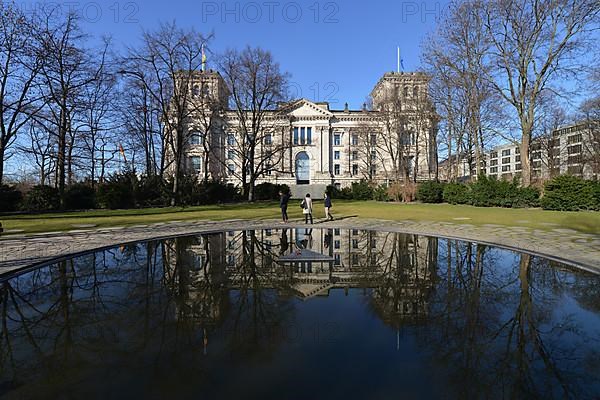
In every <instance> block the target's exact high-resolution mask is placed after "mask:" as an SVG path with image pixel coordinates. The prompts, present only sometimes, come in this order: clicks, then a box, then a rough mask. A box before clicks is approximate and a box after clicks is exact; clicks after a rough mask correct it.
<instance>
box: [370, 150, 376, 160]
mask: <svg viewBox="0 0 600 400" xmlns="http://www.w3.org/2000/svg"><path fill="white" fill-rule="evenodd" d="M371 160H377V152H376V151H375V150H371Z"/></svg>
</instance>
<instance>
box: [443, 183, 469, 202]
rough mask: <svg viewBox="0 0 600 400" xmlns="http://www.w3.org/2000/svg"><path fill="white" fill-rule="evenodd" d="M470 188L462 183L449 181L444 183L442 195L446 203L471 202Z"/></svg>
mask: <svg viewBox="0 0 600 400" xmlns="http://www.w3.org/2000/svg"><path fill="white" fill-rule="evenodd" d="M469 196H470V188H469V186H467V185H463V184H461V183H447V184H445V185H444V191H443V194H442V197H443V199H444V202H445V203H450V204H469Z"/></svg>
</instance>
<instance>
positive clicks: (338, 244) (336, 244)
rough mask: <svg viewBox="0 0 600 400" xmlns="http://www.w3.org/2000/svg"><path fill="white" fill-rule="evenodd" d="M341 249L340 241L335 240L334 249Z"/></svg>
mask: <svg viewBox="0 0 600 400" xmlns="http://www.w3.org/2000/svg"><path fill="white" fill-rule="evenodd" d="M340 247H341V246H340V241H339V240H334V241H333V248H334V249H339V248H340Z"/></svg>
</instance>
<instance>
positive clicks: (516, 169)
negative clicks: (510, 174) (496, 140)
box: [515, 163, 522, 171]
mask: <svg viewBox="0 0 600 400" xmlns="http://www.w3.org/2000/svg"><path fill="white" fill-rule="evenodd" d="M521 169H522V168H521V163H518V164H517V165H515V171H520V170H521Z"/></svg>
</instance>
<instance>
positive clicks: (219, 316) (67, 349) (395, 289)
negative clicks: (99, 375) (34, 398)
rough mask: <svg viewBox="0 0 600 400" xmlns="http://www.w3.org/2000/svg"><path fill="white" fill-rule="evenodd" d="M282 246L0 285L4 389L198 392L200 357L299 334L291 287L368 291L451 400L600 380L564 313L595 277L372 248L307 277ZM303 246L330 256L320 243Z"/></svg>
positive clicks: (470, 255) (390, 238)
mask: <svg viewBox="0 0 600 400" xmlns="http://www.w3.org/2000/svg"><path fill="white" fill-rule="evenodd" d="M315 234H316V230H315ZM329 235H331V232H329ZM342 236H343V235H342ZM283 237H284V236H283V234H282V235H281V236H278V237H276V238H275V237H273V236H270V234H267V233H265V232H264V231H243V232H234V233H232V234H229V233H215V234H209V235H202V236H198V237H185V238H176V239H169V240H164V241H161V242H149V243H145V244H138V245H130V246H123V247H121V248H118V249H111V250H107V251H102V252H98V253H95V254H90V255H86V256H83V257H79V258H75V259H72V260H69V261H64V262H61V263H58V264H57V265H55V266H52V267H50V268H42V269H38V270H35V271H32V272H30V273H27V274H24V275H21V276H19V277H17V278H14V279H11V280H9V281H6V282H4V283H2V284H1V285H2V286H1V287H0V301H1V303H2V304H1V311H0V312H1V318H2V324H1V329H2V331H1V332H0V371H2V372H1V376H2V380H1V381H0V383H1V384H2V386H3V387H4V388H11V387H13V386H18V385H24V383H25V382H36V381H37V380H38V379H42V380H43V382H44V383H46V384H48V385H50V386H48V387H55V388H58V387H61V386H66V385H70V384H75V383H76V382H85V380H86V379H89V378H90V376H87V375H86V374H92V373H93V372H94V371H95V370H98V369H103V370H104V369H110V367H111V363H113V362H123V360H126V361H125V362H127V363H131V365H132V366H135V365H136V364H137V367H135V368H132V370H136V368H137V369H138V370H139V369H140V368H143V367H146V364H148V360H151V361H150V364H152V365H153V366H151V368H154V373H156V374H157V376H158V375H159V374H160V373H159V371H160V365H161V363H162V362H163V361H164V360H165V359H168V360H170V361H172V363H170V364H169V365H173V366H174V368H175V369H176V370H177V369H179V370H181V371H182V373H184V372H185V373H187V374H188V375H189V374H190V373H191V372H198V376H202V377H204V376H206V375H207V374H208V371H209V370H210V367H211V366H210V365H209V363H208V361H206V362H204V361H203V360H204V359H203V358H202V357H203V356H204V355H207V354H208V355H210V354H211V352H217V353H223V352H225V353H229V354H231V355H232V356H234V355H237V356H240V355H242V356H243V355H245V356H247V355H251V356H255V357H257V356H260V357H264V355H265V354H267V355H270V354H274V353H275V352H276V351H277V350H278V348H279V347H280V346H281V345H282V343H283V341H284V340H285V339H286V337H285V333H286V330H288V329H289V328H290V327H293V324H294V321H295V304H296V302H295V301H294V300H291V299H290V297H291V296H292V295H293V293H294V291H293V290H294V287H295V286H294V285H295V284H297V283H298V282H299V281H301V280H302V279H304V278H305V277H309V278H310V277H314V276H320V277H321V278H322V279H324V280H325V281H329V283H330V284H331V285H330V286H331V287H333V286H338V287H347V286H353V287H363V288H370V289H371V290H370V291H369V296H367V301H368V302H369V307H370V309H371V310H372V311H373V312H374V313H375V314H376V315H377V316H378V317H379V318H381V319H382V320H383V321H384V322H385V323H386V324H387V325H388V326H390V327H393V328H394V329H396V330H398V331H401V330H403V331H404V332H414V334H415V336H416V338H417V341H418V342H419V343H420V348H419V350H420V351H422V352H423V353H424V354H427V355H429V356H430V357H431V358H432V360H431V365H432V368H441V370H442V372H443V374H445V375H446V376H444V378H443V379H444V381H445V380H446V379H447V380H448V381H449V382H450V385H449V386H448V388H447V391H448V397H511V398H512V397H516V398H519V397H524V396H527V397H538V396H547V397H552V396H554V397H583V398H585V397H586V396H587V397H590V396H589V393H585V392H582V390H583V389H582V388H583V387H586V386H587V387H592V382H593V379H597V378H598V373H597V371H598V363H597V359H598V358H597V357H598V351H597V350H595V349H596V348H600V346H598V337H597V336H596V337H590V330H589V329H588V330H586V329H583V328H582V327H581V326H578V325H577V323H576V319H575V318H574V317H573V316H572V315H569V314H568V310H569V309H568V308H562V309H561V301H562V299H564V298H566V297H570V296H572V297H574V298H576V299H577V300H578V301H581V302H582V303H583V304H584V305H585V306H586V307H587V308H588V309H592V310H597V307H598V297H596V298H594V297H593V295H594V293H596V294H597V291H598V288H597V283H598V279H597V277H592V276H591V275H587V274H580V273H573V271H570V270H567V269H564V268H558V267H557V266H555V265H554V267H553V265H550V263H549V262H548V261H545V260H541V259H538V258H534V257H530V256H528V255H520V256H514V257H513V256H512V255H511V254H512V253H507V252H504V251H498V250H496V249H493V248H489V247H487V246H483V245H476V244H469V243H464V242H458V241H453V240H443V239H436V238H427V237H418V236H415V235H409V234H402V233H382V232H379V233H378V232H360V234H359V235H357V236H352V235H350V234H349V235H348V236H347V237H348V250H347V251H346V253H347V259H343V260H342V263H341V264H342V265H336V266H334V265H329V264H327V265H326V267H325V264H323V263H322V264H319V265H321V269H319V268H308V269H307V270H306V272H303V271H302V270H299V269H297V268H296V267H297V266H295V265H278V264H277V263H276V262H275V260H276V259H277V257H278V256H279V255H280V254H281V253H285V252H286V251H292V247H293V246H290V245H289V243H288V238H287V234H286V236H285V240H283V239H281V238H283ZM293 237H294V235H293V234H292V233H291V232H290V237H289V239H290V241H291V240H293ZM340 237H341V236H337V238H340ZM354 237H356V238H357V240H358V242H357V244H356V247H355V245H354V244H352V245H351V243H353V242H352V240H353V238H354ZM280 239H281V240H280ZM273 241H274V242H273ZM314 243H315V244H314V246H313V250H319V249H318V248H317V244H319V245H322V249H321V250H319V251H323V252H326V253H327V254H328V255H333V253H334V249H333V248H332V241H331V236H326V237H325V236H324V237H323V238H322V239H321V240H318V239H317V238H315V240H314ZM326 244H327V245H326ZM286 246H287V247H289V249H284V247H286ZM342 250H343V249H342ZM336 251H337V250H336ZM351 253H352V254H356V259H355V258H354V256H353V255H352V254H351ZM230 256H231V257H230ZM355 261H356V262H355ZM311 279H312V278H311ZM594 285H596V286H594ZM594 307H596V308H594ZM557 310H562V311H560V312H558V311H557ZM592 332H593V331H592ZM213 348H214V350H212V349H213ZM594 357H596V358H594ZM207 360H208V359H207ZM594 360H595V361H594ZM586 368H587V371H588V372H589V371H590V370H591V371H592V373H588V375H585V374H584V371H586ZM594 368H595V369H594ZM190 371H191V372H190ZM593 371H596V373H593ZM200 372H202V373H200ZM198 379H204V378H198ZM50 383H51V384H50ZM22 390H27V388H25V387H23V388H22ZM32 390H33V389H32ZM48 395H49V396H52V395H53V394H52V393H49V394H48Z"/></svg>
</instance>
